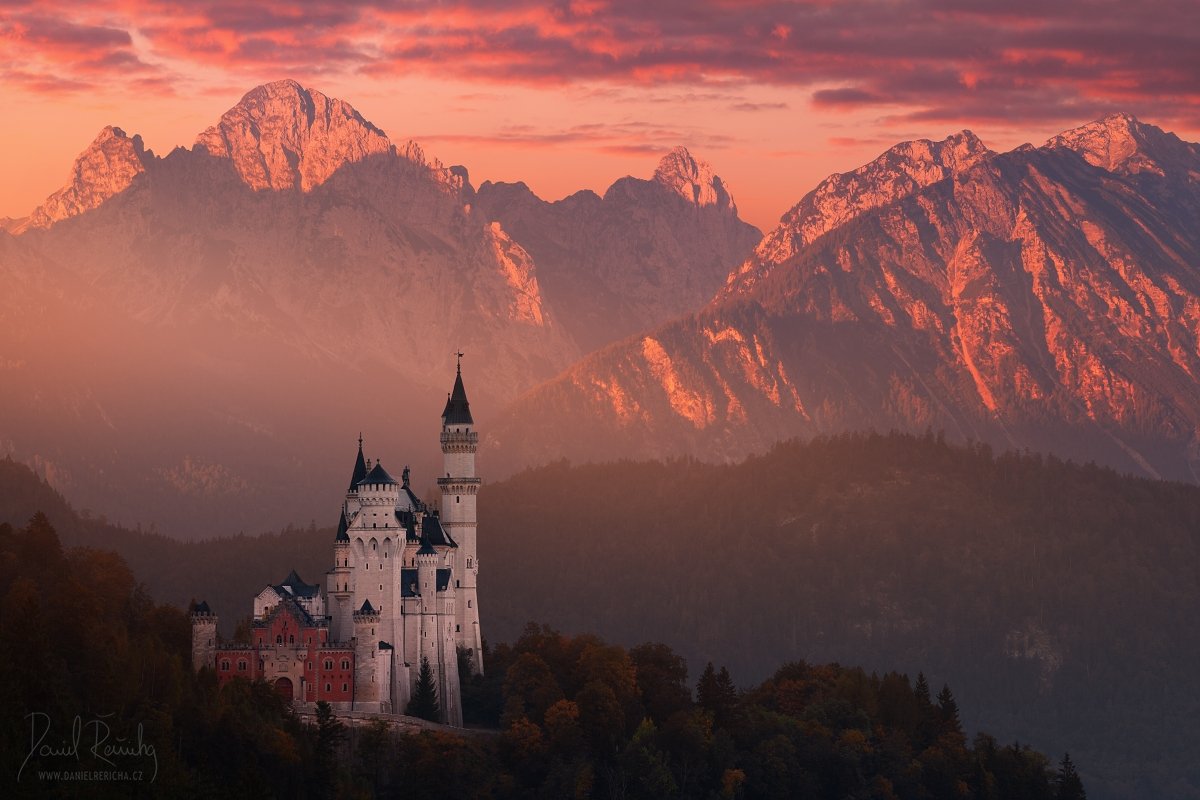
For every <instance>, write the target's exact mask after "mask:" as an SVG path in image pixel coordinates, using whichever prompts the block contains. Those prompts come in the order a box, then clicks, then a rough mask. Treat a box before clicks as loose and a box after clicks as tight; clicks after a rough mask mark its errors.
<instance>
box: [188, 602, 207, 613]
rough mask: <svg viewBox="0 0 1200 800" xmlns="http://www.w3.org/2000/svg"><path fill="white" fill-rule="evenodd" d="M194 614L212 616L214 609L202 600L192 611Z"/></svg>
mask: <svg viewBox="0 0 1200 800" xmlns="http://www.w3.org/2000/svg"><path fill="white" fill-rule="evenodd" d="M192 613H193V614H211V613H212V609H211V608H209V607H208V601H207V600H201V601H200V602H199V603H196V607H195V608H193V609H192Z"/></svg>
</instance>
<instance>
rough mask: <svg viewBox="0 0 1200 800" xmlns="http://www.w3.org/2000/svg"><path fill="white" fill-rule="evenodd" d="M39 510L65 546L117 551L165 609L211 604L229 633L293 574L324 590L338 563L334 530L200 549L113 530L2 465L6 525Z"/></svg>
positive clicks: (212, 542) (1, 515)
mask: <svg viewBox="0 0 1200 800" xmlns="http://www.w3.org/2000/svg"><path fill="white" fill-rule="evenodd" d="M39 511H40V512H42V513H43V514H45V516H46V518H47V519H48V520H49V522H50V523H51V524H52V525H53V526H54V528H55V529H56V530H57V531H58V536H59V538H60V539H61V540H62V542H63V544H64V545H67V546H90V547H100V548H105V549H110V550H115V551H116V552H117V553H118V554H120V556H121V557H122V558H123V559H124V560H125V562H126V563H127V564H128V565H129V568H130V569H131V570H132V571H133V574H134V575H135V576H136V577H137V579H138V580H139V581H140V582H142V583H143V584H145V586H146V588H147V589H148V590H149V592H150V594H151V596H152V597H154V599H155V600H157V601H158V602H160V603H171V604H172V605H175V606H179V607H180V608H186V607H187V605H188V602H189V601H190V600H192V599H197V600H201V599H203V600H207V601H208V603H209V605H211V606H212V607H213V608H214V609H217V611H218V613H219V614H220V615H221V617H222V619H221V628H222V630H223V631H224V632H225V633H227V634H232V633H233V628H234V625H235V624H236V623H237V621H238V620H239V619H240V618H242V617H246V616H249V614H250V613H251V611H252V608H253V604H254V596H255V595H256V594H258V593H259V592H260V591H262V588H263V587H264V586H266V585H267V584H268V583H279V582H280V581H281V580H283V579H284V578H285V577H287V574H288V571H289V570H291V569H293V568H294V569H295V570H296V571H297V572H298V573H299V574H300V577H302V578H304V579H305V580H306V581H308V582H309V583H317V582H319V581H320V580H323V579H324V577H325V570H327V569H329V566H330V563H331V561H332V559H333V545H332V542H333V530H332V529H328V530H320V529H317V528H315V527H313V526H312V525H311V524H310V525H309V526H308V527H305V528H293V527H288V528H284V529H283V530H282V531H280V532H278V533H267V534H262V535H257V536H247V535H244V534H241V533H238V534H236V535H226V536H221V537H218V538H215V539H206V540H204V541H195V542H183V541H180V540H178V539H175V538H172V537H170V536H165V535H162V534H159V533H153V532H146V531H141V530H136V531H135V530H129V529H128V528H123V527H121V526H119V525H112V524H110V523H109V522H107V521H106V520H105V519H104V518H103V517H100V518H96V517H92V516H91V515H90V514H89V513H87V512H86V511H82V512H77V511H76V510H75V509H74V508H72V507H71V505H70V504H69V503H68V501H67V500H66V499H65V498H64V497H63V496H62V495H61V494H59V493H58V492H56V491H55V490H54V489H52V488H51V487H50V486H48V485H47V484H46V482H45V481H43V480H41V479H40V478H38V477H37V475H35V474H34V473H33V472H31V471H30V470H29V468H28V467H26V466H25V465H23V464H20V463H17V462H15V461H13V460H11V459H8V458H5V459H0V523H4V522H7V523H9V524H11V525H24V524H25V523H27V522H28V521H29V520H30V518H31V517H32V516H33V515H34V514H35V513H37V512H39Z"/></svg>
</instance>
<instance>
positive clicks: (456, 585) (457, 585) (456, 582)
mask: <svg viewBox="0 0 1200 800" xmlns="http://www.w3.org/2000/svg"><path fill="white" fill-rule="evenodd" d="M458 587H459V583H458V581H455V582H454V588H455V589H457V588H458Z"/></svg>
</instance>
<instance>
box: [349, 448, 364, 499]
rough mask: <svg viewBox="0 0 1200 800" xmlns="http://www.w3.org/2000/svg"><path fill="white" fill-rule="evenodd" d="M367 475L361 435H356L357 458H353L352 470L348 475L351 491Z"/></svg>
mask: <svg viewBox="0 0 1200 800" xmlns="http://www.w3.org/2000/svg"><path fill="white" fill-rule="evenodd" d="M365 477H367V462H366V461H364V460H363V454H362V437H361V436H359V437H358V458H356V459H354V472H353V473H352V474H351V475H350V488H349V490H348V491H351V492H353V491H354V489H355V487H357V486H358V483H359V481H361V480H362V479H363V478H365Z"/></svg>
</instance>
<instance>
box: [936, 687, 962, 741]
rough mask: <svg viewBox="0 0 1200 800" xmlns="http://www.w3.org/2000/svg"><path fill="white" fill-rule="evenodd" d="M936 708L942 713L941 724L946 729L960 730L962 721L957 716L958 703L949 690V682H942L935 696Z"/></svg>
mask: <svg viewBox="0 0 1200 800" xmlns="http://www.w3.org/2000/svg"><path fill="white" fill-rule="evenodd" d="M937 704H938V710H939V711H940V712H941V714H942V725H943V727H944V728H945V729H946V730H950V731H955V732H961V731H962V722H961V721H960V720H959V718H958V703H957V702H956V701H955V700H954V694H953V693H952V692H951V691H950V686H949V684H942V690H941V691H940V692H938V696H937Z"/></svg>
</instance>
